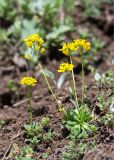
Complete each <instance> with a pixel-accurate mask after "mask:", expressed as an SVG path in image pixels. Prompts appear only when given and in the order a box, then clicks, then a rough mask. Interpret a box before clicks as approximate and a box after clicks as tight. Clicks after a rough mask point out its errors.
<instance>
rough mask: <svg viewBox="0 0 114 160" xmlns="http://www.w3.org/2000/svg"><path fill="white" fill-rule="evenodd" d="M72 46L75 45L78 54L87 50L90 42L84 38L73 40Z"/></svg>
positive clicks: (89, 47)
mask: <svg viewBox="0 0 114 160" xmlns="http://www.w3.org/2000/svg"><path fill="white" fill-rule="evenodd" d="M74 46H75V47H77V51H78V50H79V54H83V53H84V52H87V51H88V50H90V49H91V44H90V43H89V42H88V41H87V40H85V39H77V40H74ZM80 50H82V51H80ZM81 52H83V53H81Z"/></svg>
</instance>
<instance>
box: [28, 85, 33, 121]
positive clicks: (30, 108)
mask: <svg viewBox="0 0 114 160" xmlns="http://www.w3.org/2000/svg"><path fill="white" fill-rule="evenodd" d="M27 95H28V99H29V106H28V112H29V122H30V123H31V124H32V97H31V93H30V87H29V86H28V88H27Z"/></svg>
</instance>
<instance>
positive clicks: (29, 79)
mask: <svg viewBox="0 0 114 160" xmlns="http://www.w3.org/2000/svg"><path fill="white" fill-rule="evenodd" d="M36 83H37V80H36V79H35V78H33V77H23V78H22V79H21V80H20V84H22V85H27V86H35V85H36Z"/></svg>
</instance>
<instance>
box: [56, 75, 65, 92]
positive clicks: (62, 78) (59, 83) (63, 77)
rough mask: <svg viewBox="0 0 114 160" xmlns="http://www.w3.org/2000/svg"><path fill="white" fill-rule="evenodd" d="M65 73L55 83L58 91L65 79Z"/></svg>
mask: <svg viewBox="0 0 114 160" xmlns="http://www.w3.org/2000/svg"><path fill="white" fill-rule="evenodd" d="M66 76H67V73H62V74H61V75H60V77H59V79H58V81H57V88H58V89H60V88H61V86H62V85H63V83H64V81H65V79H66Z"/></svg>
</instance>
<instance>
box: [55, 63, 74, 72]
mask: <svg viewBox="0 0 114 160" xmlns="http://www.w3.org/2000/svg"><path fill="white" fill-rule="evenodd" d="M73 68H74V65H73V64H69V63H61V64H60V66H59V69H58V72H66V71H72V70H73Z"/></svg>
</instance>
